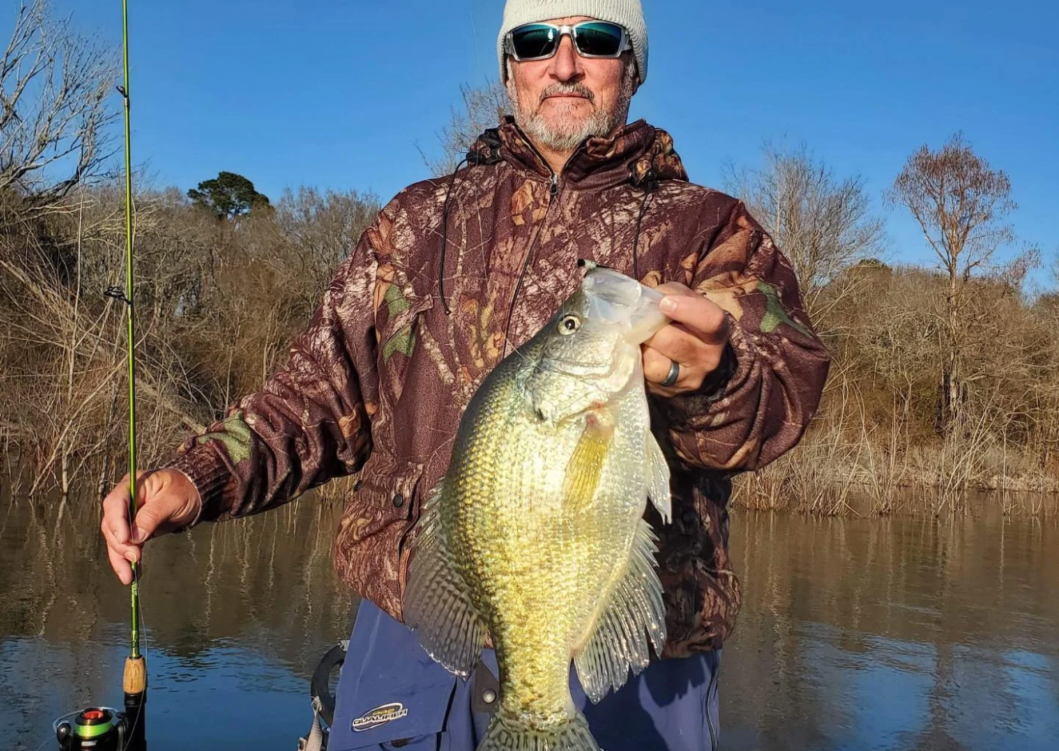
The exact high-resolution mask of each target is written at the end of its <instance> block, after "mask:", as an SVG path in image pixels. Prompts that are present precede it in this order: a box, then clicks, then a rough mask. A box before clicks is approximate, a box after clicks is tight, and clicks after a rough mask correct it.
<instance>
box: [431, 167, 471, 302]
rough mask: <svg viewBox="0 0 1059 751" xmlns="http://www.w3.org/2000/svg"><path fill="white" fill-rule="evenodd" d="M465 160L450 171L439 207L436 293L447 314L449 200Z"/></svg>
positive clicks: (454, 190)
mask: <svg viewBox="0 0 1059 751" xmlns="http://www.w3.org/2000/svg"><path fill="white" fill-rule="evenodd" d="M467 162H468V158H467V157H464V158H463V161H461V162H460V163H459V164H457V165H456V169H454V170H453V171H452V177H451V178H449V190H448V192H447V193H446V194H445V205H444V206H443V207H442V209H441V263H440V264H439V265H438V294H440V295H441V305H442V307H443V308H445V315H447V316H448V315H452V311H451V310H449V302H448V300H447V299H446V298H445V252H446V251H447V250H448V247H449V200H450V199H451V198H452V194H453V193H455V192H456V188H457V187H458V185H457V182H456V179H457V178H458V177H459V175H460V168H461V167H463V165H465V164H467Z"/></svg>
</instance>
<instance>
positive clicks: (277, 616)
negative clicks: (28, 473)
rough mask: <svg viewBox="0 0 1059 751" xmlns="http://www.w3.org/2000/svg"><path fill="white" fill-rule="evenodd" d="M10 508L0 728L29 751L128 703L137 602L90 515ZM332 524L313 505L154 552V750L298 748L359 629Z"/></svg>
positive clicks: (202, 531)
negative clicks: (81, 713) (337, 653)
mask: <svg viewBox="0 0 1059 751" xmlns="http://www.w3.org/2000/svg"><path fill="white" fill-rule="evenodd" d="M5 505H6V508H4V509H3V512H0V592H2V593H3V597H2V599H0V727H7V728H12V727H13V728H14V730H15V738H16V742H15V744H14V748H16V749H30V750H32V749H36V748H37V747H38V745H39V744H40V743H42V742H43V741H46V740H47V739H48V738H49V735H50V724H51V721H52V719H54V718H55V717H56V716H58V715H60V714H62V713H64V712H67V711H71V710H73V709H76V708H78V707H79V706H83V705H85V704H89V703H98V702H102V703H109V704H111V705H112V706H117V705H120V701H121V694H120V687H121V673H122V667H123V662H124V658H125V656H126V655H127V654H128V629H129V626H128V617H129V615H128V614H129V605H128V590H127V589H126V588H123V587H121V586H120V585H119V584H118V583H117V580H116V579H114V578H113V575H112V574H111V573H110V571H109V568H107V567H106V564H105V557H104V556H105V554H104V548H103V545H102V539H101V537H100V535H99V534H98V524H99V520H98V515H97V514H98V511H97V508H96V506H95V504H94V503H92V502H91V501H89V502H87V503H85V502H72V503H71V504H70V505H69V506H68V507H67V509H65V510H64V512H63V514H62V515H61V517H60V514H59V513H58V507H59V504H58V503H55V504H44V505H41V506H37V507H31V506H30V505H29V504H28V503H27V502H25V501H21V502H19V503H18V504H17V505H14V504H12V503H10V502H7V503H6V504H5ZM336 524H337V511H336V510H335V509H329V508H325V507H323V506H321V505H320V504H318V503H315V502H314V501H312V500H310V499H306V500H305V501H303V502H299V503H296V504H293V505H291V506H289V507H287V508H284V509H281V510H279V511H278V512H275V513H271V514H267V515H262V516H260V517H256V518H251V519H247V520H243V521H240V522H234V523H231V524H224V525H204V526H202V527H200V528H198V529H196V530H195V531H194V532H193V533H191V534H190V535H185V536H178V537H169V538H163V539H161V540H159V541H157V542H156V543H154V544H153V545H152V546H151V547H150V548H149V551H148V558H147V560H146V561H145V572H144V578H143V580H142V586H141V598H142V614H143V620H144V624H145V627H146V628H145V635H144V639H145V649H146V653H147V658H148V665H149V670H150V673H149V680H150V689H149V690H150V693H149V697H150V698H149V701H148V722H149V723H150V724H149V725H148V727H149V732H150V741H151V743H150V746H151V748H152V749H155V750H157V751H163V750H166V749H178V748H188V747H189V744H192V743H198V744H204V745H216V744H219V743H222V742H232V743H235V744H236V745H237V747H238V746H242V745H243V744H244V743H245V744H246V745H248V746H250V745H252V746H253V747H254V748H277V749H289V748H293V745H294V741H295V740H296V738H297V735H298V734H301V733H304V732H305V731H306V730H307V729H308V721H309V719H310V718H311V710H310V709H309V705H308V693H307V692H308V683H307V681H308V677H309V676H310V675H311V673H312V669H313V667H315V664H316V661H317V660H318V659H319V657H320V656H321V654H322V653H323V652H324V651H326V649H327V648H328V647H330V646H331V645H332V644H333V643H334V642H335V641H336V640H338V639H340V638H344V637H345V636H346V635H347V634H348V631H349V613H350V597H349V594H348V592H346V591H345V590H344V589H343V588H342V587H340V586H339V585H338V584H337V582H336V580H335V577H334V574H333V571H332V567H331V540H332V538H333V535H334V531H335V525H336ZM307 713H309V714H307ZM189 719H192V721H190V722H189ZM4 747H5V748H10V745H9V744H4Z"/></svg>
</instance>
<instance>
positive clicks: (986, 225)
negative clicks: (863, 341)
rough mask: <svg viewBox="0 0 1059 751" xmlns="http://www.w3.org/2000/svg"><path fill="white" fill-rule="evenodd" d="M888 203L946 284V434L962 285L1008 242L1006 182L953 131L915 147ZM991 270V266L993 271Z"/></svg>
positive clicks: (955, 403) (961, 351) (958, 364)
mask: <svg viewBox="0 0 1059 751" xmlns="http://www.w3.org/2000/svg"><path fill="white" fill-rule="evenodd" d="M887 200H888V201H889V203H890V204H891V205H902V206H904V207H905V208H907V209H908V210H909V211H910V212H911V214H912V216H913V217H914V218H915V220H916V222H918V224H919V226H920V227H921V228H922V230H923V235H924V237H925V238H926V240H927V242H928V243H929V244H930V247H931V248H932V249H933V250H934V253H935V254H936V256H937V261H938V267H939V268H940V270H941V271H942V273H943V274H944V276H945V278H946V280H947V283H948V287H947V291H946V297H945V305H944V313H943V315H944V326H943V328H942V331H943V332H944V336H943V349H944V351H945V364H944V367H943V368H942V377H941V385H940V386H941V389H940V394H941V404H940V410H939V413H940V414H939V418H940V424H941V427H942V428H943V430H945V431H946V432H947V431H949V430H950V429H951V427H952V426H953V425H954V424H955V423H956V421H957V420H958V418H959V416H960V404H961V402H962V401H963V390H964V388H965V383H964V381H963V379H964V359H965V358H966V357H967V352H966V349H967V338H968V333H969V331H970V330H971V325H972V323H971V322H970V321H968V319H967V316H966V312H967V295H966V294H965V292H966V291H967V289H968V288H969V287H968V285H969V282H970V281H971V278H972V276H973V275H974V274H975V273H976V272H984V271H987V270H990V264H991V261H992V259H993V256H994V255H995V253H996V251H997V250H998V249H999V248H1000V247H1001V246H1003V245H1006V244H1009V243H1011V242H1013V241H1014V239H1015V234H1014V231H1013V230H1012V228H1011V226H1010V225H1008V224H1006V223H1005V221H1004V220H1005V219H1006V217H1007V216H1008V214H1010V213H1011V211H1012V210H1014V209H1015V208H1016V205H1015V202H1014V201H1013V200H1012V199H1011V181H1010V180H1009V179H1008V176H1007V175H1006V174H1005V173H1004V172H1002V171H1000V170H992V169H991V168H990V167H989V164H988V163H987V162H986V161H985V160H984V159H982V158H981V157H980V156H978V155H977V154H976V153H975V152H974V150H973V149H972V148H971V146H970V145H969V144H967V143H966V142H965V141H964V140H963V136H962V135H960V134H956V135H954V136H953V137H952V138H951V139H950V140H949V142H948V143H947V144H945V146H943V147H942V148H941V149H940V150H939V151H931V150H930V148H929V147H927V146H925V145H924V146H922V147H921V148H920V149H919V150H918V151H916V152H915V153H914V154H913V155H912V156H911V157H910V158H909V160H908V162H907V164H906V165H905V167H904V169H903V170H902V172H901V174H900V175H898V176H897V179H896V180H895V181H894V184H893V186H892V187H891V188H890V190H889V191H888V192H887ZM1029 265H1031V257H1030V256H1028V255H1027V256H1023V257H1021V258H1020V259H1017V260H1016V262H1015V263H1014V264H1012V265H1010V267H1009V268H1008V269H1007V270H1006V271H1005V272H1004V275H1005V276H1009V277H1012V278H1011V279H1010V281H1009V283H1010V282H1014V281H1016V279H1015V277H1018V280H1017V281H1018V283H1021V277H1022V276H1024V275H1025V271H1026V270H1027V269H1028V267H1029ZM992 270H993V271H996V270H995V269H992Z"/></svg>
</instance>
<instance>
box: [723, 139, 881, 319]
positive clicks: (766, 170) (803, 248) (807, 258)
mask: <svg viewBox="0 0 1059 751" xmlns="http://www.w3.org/2000/svg"><path fill="white" fill-rule="evenodd" d="M763 155H764V165H763V166H762V167H761V168H760V169H750V168H745V167H744V168H739V169H737V168H735V167H734V166H732V165H730V164H729V165H727V166H726V167H725V168H724V184H725V189H726V190H727V191H728V192H730V193H732V194H733V195H735V196H738V197H739V198H741V199H742V200H743V201H744V202H745V203H746V204H747V207H748V208H749V209H750V212H751V214H753V215H754V217H755V218H756V219H757V220H758V221H760V222H761V223H762V224H763V225H764V226H765V229H766V230H767V231H768V232H769V234H770V235H772V237H773V238H774V239H775V240H776V242H777V244H778V245H779V246H780V247H781V248H782V249H783V252H784V255H786V256H787V258H788V259H790V261H791V264H792V265H793V266H794V270H795V273H796V274H797V275H798V281H799V285H800V287H801V290H802V294H803V296H804V299H805V305H806V308H807V311H808V312H809V315H810V316H811V317H812V318H813V320H814V321H817V320H818V319H822V318H824V316H825V314H826V312H827V310H828V309H830V308H831V307H832V306H833V305H834V304H836V303H837V301H838V299H839V297H840V296H836V295H834V294H831V295H828V296H826V298H825V296H823V294H822V293H823V292H824V290H825V288H826V287H827V286H828V285H829V284H830V283H831V282H833V281H834V280H835V279H836V278H837V277H838V276H839V275H840V274H841V272H842V271H844V270H845V269H847V268H849V267H850V266H852V265H854V264H855V263H857V262H858V261H859V260H862V259H865V258H869V257H872V256H875V255H877V254H879V253H881V250H882V238H883V228H882V222H881V221H880V220H879V219H877V218H876V217H874V216H872V214H871V202H870V200H869V199H868V196H867V194H866V193H865V192H864V182H863V180H862V179H861V178H860V177H851V178H846V179H839V178H837V177H835V175H834V174H833V173H832V171H831V169H830V167H828V166H827V165H826V164H824V163H823V162H822V161H818V160H816V159H814V158H813V156H812V155H811V154H810V153H809V152H808V151H807V149H806V148H805V147H804V146H802V147H801V148H798V149H788V148H786V147H776V146H774V145H772V144H766V145H765V146H764V148H763ZM844 289H845V290H846V291H847V292H849V291H852V289H851V288H850V287H849V286H848V285H847V286H846V287H844ZM833 291H834V290H832V292H833Z"/></svg>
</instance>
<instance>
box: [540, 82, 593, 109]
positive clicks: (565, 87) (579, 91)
mask: <svg viewBox="0 0 1059 751" xmlns="http://www.w3.org/2000/svg"><path fill="white" fill-rule="evenodd" d="M565 94H574V95H576V96H582V97H584V98H585V99H587V100H588V101H589V103H590V104H595V103H596V95H595V94H593V93H592V90H591V89H590V88H588V87H587V86H585V85H584V84H583V83H553V84H552V85H551V86H549V87H548V88H546V89H545V90H544V91H542V92H541V99H540V102H538V104H544V100H545V99H547V98H548V97H550V96H562V95H565Z"/></svg>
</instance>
